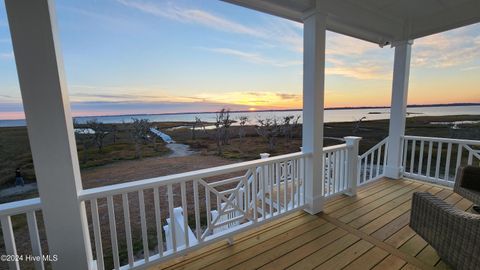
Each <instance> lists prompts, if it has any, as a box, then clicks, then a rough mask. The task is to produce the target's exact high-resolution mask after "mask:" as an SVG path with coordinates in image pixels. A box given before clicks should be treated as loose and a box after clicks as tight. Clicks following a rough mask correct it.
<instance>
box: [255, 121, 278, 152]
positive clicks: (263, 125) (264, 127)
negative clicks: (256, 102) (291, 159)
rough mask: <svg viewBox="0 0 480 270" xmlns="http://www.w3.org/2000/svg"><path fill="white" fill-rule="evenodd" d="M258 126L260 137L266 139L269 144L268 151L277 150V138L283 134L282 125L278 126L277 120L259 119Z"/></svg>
mask: <svg viewBox="0 0 480 270" xmlns="http://www.w3.org/2000/svg"><path fill="white" fill-rule="evenodd" d="M257 122H258V124H257V125H256V130H257V133H258V135H260V136H262V137H263V138H265V139H266V140H267V142H268V149H269V150H270V151H273V150H275V146H276V144H277V137H278V136H280V134H281V132H282V131H281V125H279V124H278V121H277V119H276V118H273V119H272V118H266V119H260V118H259V119H257Z"/></svg>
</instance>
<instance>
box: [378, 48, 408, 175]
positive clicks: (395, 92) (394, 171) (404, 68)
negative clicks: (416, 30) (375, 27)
mask: <svg viewBox="0 0 480 270" xmlns="http://www.w3.org/2000/svg"><path fill="white" fill-rule="evenodd" d="M412 44H413V41H410V40H408V41H402V42H398V43H395V44H394V46H395V58H394V66H393V83H392V101H391V107H390V127H389V133H388V150H387V152H388V155H387V165H386V167H385V176H387V177H389V178H393V179H399V178H400V177H401V176H402V169H403V168H402V157H401V155H402V145H403V141H402V138H403V136H404V135H405V119H406V117H407V97H408V79H409V75H410V58H411V50H412Z"/></svg>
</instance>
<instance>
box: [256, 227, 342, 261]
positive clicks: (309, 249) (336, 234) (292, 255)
mask: <svg viewBox="0 0 480 270" xmlns="http://www.w3.org/2000/svg"><path fill="white" fill-rule="evenodd" d="M346 234H347V232H346V231H344V230H342V229H340V228H336V229H335V230H333V231H330V232H328V233H327V234H325V235H324V236H322V237H320V238H317V239H315V241H310V242H308V243H306V244H305V245H303V246H301V247H299V248H297V249H295V250H293V251H291V252H289V253H287V254H285V255H283V256H281V257H279V258H276V259H275V260H273V261H271V262H269V263H267V264H265V265H263V266H262V267H260V268H259V269H282V268H286V267H289V266H290V265H292V264H295V263H296V262H297V261H300V260H302V259H303V258H305V257H307V256H309V255H311V254H312V253H314V252H315V251H317V250H319V249H321V248H323V247H325V246H327V245H329V244H331V243H333V242H334V241H335V240H337V239H339V238H341V237H343V236H345V235H346Z"/></svg>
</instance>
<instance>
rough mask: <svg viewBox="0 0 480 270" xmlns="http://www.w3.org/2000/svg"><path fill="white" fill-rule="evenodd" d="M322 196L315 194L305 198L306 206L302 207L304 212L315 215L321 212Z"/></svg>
mask: <svg viewBox="0 0 480 270" xmlns="http://www.w3.org/2000/svg"><path fill="white" fill-rule="evenodd" d="M323 201H324V198H323V196H316V197H313V198H308V197H306V198H305V202H306V204H307V207H306V208H305V209H304V210H305V212H307V213H309V214H310V215H315V214H318V213H320V212H323Z"/></svg>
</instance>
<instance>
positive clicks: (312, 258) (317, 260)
mask: <svg viewBox="0 0 480 270" xmlns="http://www.w3.org/2000/svg"><path fill="white" fill-rule="evenodd" d="M358 241H360V237H358V236H355V235H353V234H347V235H345V236H343V237H341V238H340V239H338V240H336V241H335V242H333V243H331V244H330V245H328V246H326V247H324V248H321V249H319V250H317V251H315V252H314V253H312V254H310V255H309V256H307V257H305V258H303V259H302V260H300V261H298V262H297V263H295V264H294V265H292V266H290V267H288V268H287V269H314V268H315V267H317V266H319V265H320V264H322V263H324V262H326V261H327V260H329V259H330V258H332V257H333V256H335V255H336V254H338V253H340V252H342V251H343V250H345V249H347V248H348V247H349V246H351V245H353V244H355V243H356V242H358Z"/></svg>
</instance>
